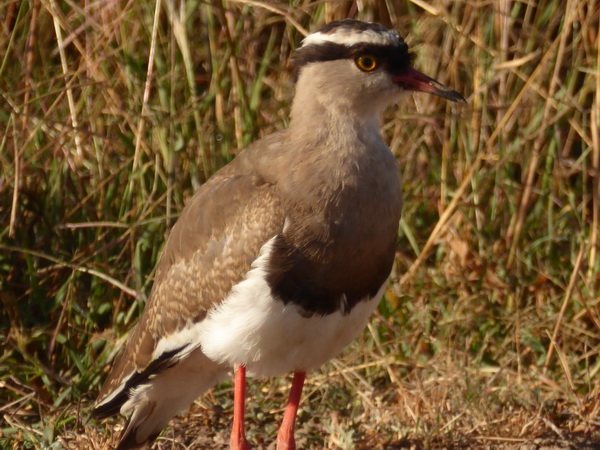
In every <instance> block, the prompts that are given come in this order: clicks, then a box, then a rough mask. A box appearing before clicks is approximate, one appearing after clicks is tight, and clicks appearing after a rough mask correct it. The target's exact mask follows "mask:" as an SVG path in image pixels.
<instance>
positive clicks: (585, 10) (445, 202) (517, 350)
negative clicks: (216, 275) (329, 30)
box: [0, 0, 600, 448]
mask: <svg viewBox="0 0 600 450" xmlns="http://www.w3.org/2000/svg"><path fill="white" fill-rule="evenodd" d="M599 15H600V8H599V7H598V4H597V2H596V1H595V0H567V1H559V0H544V1H537V2H536V1H533V0H532V1H528V2H523V1H509V0H499V1H492V2H481V1H476V0H462V1H447V0H432V1H428V2H425V1H421V0H412V1H392V0H378V1H376V0H364V1H358V0H356V1H336V2H330V1H310V0H290V1H289V2H284V1H277V2H271V1H269V2H267V1H265V2H263V1H254V0H229V1H225V0H222V1H221V2H218V1H215V2H200V1H194V0H187V1H183V0H182V1H177V2H176V1H173V0H162V1H156V2H135V1H128V2H125V1H92V0H85V1H81V2H75V1H71V0H66V1H59V0H28V1H27V0H23V1H17V0H6V1H4V2H2V3H0V49H1V50H0V98H1V100H0V105H1V107H0V299H1V301H2V309H1V310H0V346H1V347H0V447H2V448H44V447H47V446H51V447H52V448H61V447H63V446H64V447H69V448H105V446H106V445H107V443H108V442H110V441H111V439H112V436H113V433H115V434H116V433H117V432H118V430H115V428H114V427H113V425H114V424H116V423H118V421H114V422H110V423H109V426H106V424H95V423H86V414H87V412H88V411H89V407H90V406H91V403H92V402H93V400H94V398H95V395H96V393H97V391H98V389H99V387H100V385H101V383H102V380H103V378H104V376H105V374H106V371H107V370H108V367H109V365H110V363H111V360H112V358H113V357H114V355H115V353H116V352H117V351H118V349H119V345H120V344H121V343H122V341H123V337H124V336H125V335H126V333H127V331H128V330H129V329H130V328H131V326H132V325H133V323H134V322H135V319H136V317H137V316H138V314H139V312H140V311H141V309H142V308H143V300H144V298H145V297H146V296H147V295H148V293H149V291H150V288H151V284H152V274H153V268H154V265H155V263H156V260H157V256H158V255H159V253H160V249H161V246H162V244H163V242H164V239H165V236H166V234H167V233H168V230H169V228H170V226H171V225H172V224H173V222H174V221H175V220H176V218H177V216H178V213H179V212H180V211H181V209H182V207H183V205H184V204H185V201H186V199H187V198H189V197H190V195H191V194H192V193H193V192H194V190H196V189H197V188H198V187H199V186H200V185H201V184H202V183H203V182H204V181H205V180H206V178H207V177H209V176H210V175H211V174H212V173H213V172H214V171H215V170H216V169H217V168H219V167H220V166H222V165H223V164H225V163H227V162H228V161H230V160H231V159H232V158H233V157H234V156H235V155H236V154H237V153H238V152H239V150H240V149H242V148H244V147H245V146H246V145H247V144H248V143H249V142H251V141H252V140H254V139H256V138H257V137H259V136H264V135H266V134H269V133H271V132H272V131H274V130H277V129H282V128H284V127H285V126H286V125H287V120H288V119H287V116H288V111H289V105H290V101H291V98H292V96H293V83H292V80H291V77H290V73H289V71H288V70H287V63H288V60H289V56H290V54H291V53H292V51H293V50H294V48H296V47H297V46H298V45H299V43H300V41H301V39H302V38H303V36H304V35H305V34H306V33H307V32H308V31H312V30H315V29H317V28H318V27H319V26H321V25H322V24H323V23H325V22H327V21H330V20H333V19H340V18H346V17H354V18H360V19H363V20H373V21H379V22H382V23H384V24H385V25H388V26H393V27H395V28H396V29H397V30H398V31H399V32H400V34H401V35H402V36H405V37H406V39H407V41H408V43H409V45H410V46H411V48H412V49H413V51H414V52H415V53H416V61H415V65H416V67H418V68H419V69H420V70H422V71H424V72H425V73H427V74H429V75H430V76H432V77H435V78H437V79H438V80H439V81H441V82H443V83H444V84H446V85H448V86H450V87H452V88H454V89H456V90H458V91H459V92H462V93H463V94H464V95H465V97H466V98H467V99H468V105H454V104H449V103H447V102H444V101H443V100H441V99H439V98H435V97H431V96H427V95H414V96H412V97H410V98H409V99H408V100H407V101H405V102H404V103H403V104H401V105H399V106H397V107H394V108H392V109H390V110H389V111H388V112H387V113H386V115H385V117H384V121H383V125H382V132H383V133H384V135H385V138H386V141H387V142H389V143H390V147H391V149H392V150H393V152H394V153H395V154H396V155H397V157H398V162H399V164H400V166H401V167H402V171H403V174H404V180H405V182H404V189H405V193H406V202H405V204H406V206H405V210H404V217H403V220H402V223H401V228H400V232H399V235H398V253H397V258H396V264H395V268H394V272H393V275H392V281H391V282H390V285H389V288H388V291H387V294H386V297H385V299H384V301H382V303H381V305H380V307H379V310H378V312H377V313H376V315H375V317H374V319H373V320H372V321H371V324H370V325H369V327H368V329H367V330H365V332H364V333H363V335H362V336H361V337H360V339H359V340H358V341H357V342H356V343H354V344H353V345H352V346H351V347H350V348H349V349H348V350H347V351H346V352H345V353H344V354H343V355H342V356H341V357H340V358H338V359H336V360H334V361H332V362H331V363H329V364H328V365H327V366H326V367H324V368H323V370H322V372H321V373H316V374H314V375H312V376H311V377H309V384H308V387H307V388H306V391H305V392H306V395H305V400H304V403H303V408H302V410H301V413H300V417H299V419H300V430H299V432H298V435H299V437H300V440H299V443H300V445H301V446H303V447H305V448H308V447H310V448H318V447H324V446H327V447H330V448H334V447H342V448H351V447H353V446H354V447H363V448H373V447H402V446H403V445H407V446H410V445H416V446H418V447H419V446H420V447H440V446H461V445H463V446H494V445H500V444H502V445H518V444H522V443H525V442H530V443H531V442H533V443H534V444H535V442H538V443H539V442H541V441H535V439H536V438H540V437H542V438H544V439H545V440H546V441H544V442H548V441H549V442H554V443H561V442H562V443H564V445H570V444H569V442H570V443H571V444H573V443H574V442H579V443H580V444H581V445H590V446H593V445H594V444H593V443H594V442H600V434H599V431H598V430H599V426H600V419H599V411H600V403H599V401H598V400H599V398H600V388H599V386H598V382H597V379H598V372H599V371H600V358H599V350H600V308H599V305H600V278H599V271H600V257H599V255H598V250H599V231H600V182H599V180H600V172H599V170H600V138H599V133H600V131H599V128H600V74H599V59H600V50H599V48H600V45H599V44H600V34H599V31H598V30H599V27H600V23H599V21H600V19H599ZM288 381H289V380H284V379H278V380H267V381H261V380H254V381H252V382H251V387H250V392H249V393H250V400H249V409H250V412H249V416H250V420H251V430H250V432H249V435H250V438H251V439H252V442H254V444H255V445H257V446H258V447H261V446H266V445H267V444H268V443H270V442H271V441H273V439H274V436H275V432H276V431H275V430H276V427H277V424H278V421H279V420H280V419H281V409H282V407H283V405H284V398H285V395H286V393H287V389H288V386H289V383H288ZM230 406H231V386H230V384H227V383H225V384H223V385H220V386H218V387H217V388H216V389H215V390H214V391H211V392H210V393H209V395H208V396H205V397H204V398H203V399H201V400H200V401H199V402H197V403H196V404H195V405H194V406H193V407H192V409H191V411H190V412H187V413H185V414H184V415H183V416H182V418H180V419H179V420H178V421H176V422H175V423H174V428H170V429H169V430H167V431H166V432H165V434H164V436H163V437H162V438H161V439H160V440H159V442H158V444H157V446H158V448H185V446H189V447H190V448H217V447H219V446H224V445H225V444H226V443H227V434H228V423H229V422H228V420H229V417H230V412H231V411H230ZM585 443H587V444H585ZM560 445H562V444H560ZM573 445H574V444H573Z"/></svg>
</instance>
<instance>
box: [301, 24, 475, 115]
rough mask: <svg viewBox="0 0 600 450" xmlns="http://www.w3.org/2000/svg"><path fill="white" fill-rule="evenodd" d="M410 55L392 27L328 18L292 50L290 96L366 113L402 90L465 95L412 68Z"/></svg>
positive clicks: (459, 97)
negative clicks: (294, 81)
mask: <svg viewBox="0 0 600 450" xmlns="http://www.w3.org/2000/svg"><path fill="white" fill-rule="evenodd" d="M412 60H413V55H412V54H411V53H410V52H409V51H408V46H407V45H406V43H405V42H404V41H403V40H402V38H401V37H400V36H398V34H397V33H396V32H395V31H393V30H388V29H386V28H384V27H383V26H381V25H379V24H375V23H367V22H361V21H358V20H340V21H335V22H331V23H329V24H327V25H325V26H324V27H323V28H321V29H320V30H319V31H317V32H315V33H313V34H310V35H309V36H307V37H306V38H305V39H304V40H303V41H302V45H301V46H300V48H298V49H297V51H296V54H295V56H294V59H293V62H294V66H295V70H296V77H297V98H296V102H311V101H313V100H316V101H317V102H318V103H319V104H320V105H322V107H324V108H325V109H328V110H331V111H335V112H336V113H338V112H339V111H344V110H348V109H350V110H352V111H353V112H354V113H356V114H359V115H368V116H372V115H373V114H378V113H379V112H381V111H382V110H383V109H384V108H385V107H386V106H388V105H389V104H391V103H394V102H396V101H398V100H399V99H400V98H401V97H402V96H403V95H404V94H406V93H407V92H408V91H419V92H427V93H430V94H434V95H438V96H440V97H443V98H445V99H447V100H451V101H453V102H464V101H465V99H464V98H463V96H462V95H460V94H459V93H458V92H456V91H453V90H452V89H449V88H447V87H446V86H444V85H443V84H441V83H439V82H437V81H436V80H434V79H432V78H430V77H428V76H427V75H425V74H423V73H421V72H419V71H418V70H416V69H415V68H413V67H412ZM298 97H300V98H298Z"/></svg>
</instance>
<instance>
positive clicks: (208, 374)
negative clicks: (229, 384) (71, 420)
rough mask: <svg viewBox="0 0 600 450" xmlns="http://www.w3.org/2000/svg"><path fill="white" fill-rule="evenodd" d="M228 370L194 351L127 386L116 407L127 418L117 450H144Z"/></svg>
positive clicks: (200, 352)
mask: <svg viewBox="0 0 600 450" xmlns="http://www.w3.org/2000/svg"><path fill="white" fill-rule="evenodd" d="M228 370H229V368H228V366H226V365H223V364H218V363H215V362H214V361H212V360H210V359H208V358H207V357H206V356H205V355H204V354H203V353H202V350H201V349H200V348H196V349H195V350H193V351H192V352H190V353H189V354H188V355H186V356H185V357H183V358H182V359H181V360H179V361H178V362H177V363H176V364H174V365H173V366H171V367H169V368H168V369H166V370H163V371H161V372H160V373H158V374H156V375H150V376H149V377H148V378H147V379H146V380H145V381H144V382H143V383H140V384H137V385H136V386H131V387H130V388H129V392H128V397H127V400H126V401H125V402H124V403H123V404H122V405H121V407H120V412H121V413H122V414H128V413H131V415H130V416H129V419H128V420H127V424H126V425H125V428H124V430H123V433H122V434H121V437H120V439H119V444H118V446H117V450H126V449H127V450H129V449H142V448H146V446H147V445H148V444H150V443H151V442H152V441H154V439H156V437H157V436H158V435H159V434H160V432H161V431H162V429H163V428H164V427H165V426H166V425H167V423H168V422H169V420H171V418H172V417H173V416H174V415H175V414H177V413H178V412H180V411H181V410H182V409H184V408H186V407H187V406H189V405H190V404H191V403H192V402H193V401H194V400H195V399H196V398H198V397H199V396H200V395H202V394H203V393H204V392H205V391H206V390H208V389H209V388H210V387H212V386H213V385H214V384H216V383H218V382H219V381H221V380H223V379H224V378H226V376H227V373H228ZM97 415H102V414H97Z"/></svg>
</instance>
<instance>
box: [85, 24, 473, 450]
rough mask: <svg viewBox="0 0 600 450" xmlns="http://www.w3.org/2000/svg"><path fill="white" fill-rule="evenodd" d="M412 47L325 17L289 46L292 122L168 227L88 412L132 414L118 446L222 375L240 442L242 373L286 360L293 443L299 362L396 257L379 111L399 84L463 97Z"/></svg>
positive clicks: (316, 350) (321, 352) (243, 445)
mask: <svg viewBox="0 0 600 450" xmlns="http://www.w3.org/2000/svg"><path fill="white" fill-rule="evenodd" d="M413 59H414V58H413V54H412V53H411V52H409V50H408V46H407V44H406V43H405V41H404V40H403V39H402V38H401V37H400V36H399V35H398V33H397V32H396V31H395V30H393V29H388V28H386V27H384V26H383V25H381V24H378V23H370V22H363V21H359V20H353V19H345V20H339V21H334V22H330V23H328V24H326V25H324V26H323V27H322V28H320V29H319V30H318V31H316V32H313V33H312V34H309V35H308V36H306V37H305V38H304V40H303V41H302V42H301V45H300V46H299V48H298V49H297V50H296V51H295V53H294V55H293V57H292V62H293V66H294V71H295V82H296V83H295V93H294V97H293V101H292V104H291V111H290V124H289V126H288V128H286V129H284V130H282V131H278V132H275V133H274V134H271V135H268V136H266V137H263V138H261V139H259V140H257V141H255V142H254V143H252V144H251V145H250V146H248V147H247V148H246V149H245V150H243V151H241V152H240V153H239V155H238V156H237V157H235V158H234V159H233V160H232V161H231V162H230V163H229V164H227V165H225V166H224V167H223V168H221V169H220V170H218V171H217V172H216V173H215V174H214V175H213V176H212V177H210V178H209V179H208V180H207V181H206V182H205V183H204V184H203V185H202V186H201V187H200V188H199V190H198V191H197V192H196V193H195V194H194V195H193V197H192V198H191V199H190V201H189V202H188V203H187V205H186V206H185V208H184V210H183V212H182V213H181V215H180V217H179V218H178V220H177V221H176V223H175V225H174V226H173V228H172V229H171V231H170V233H169V236H168V238H167V241H166V243H165V246H164V248H163V251H162V254H161V256H160V258H159V261H158V263H157V269H156V273H155V279H154V283H153V287H152V290H151V294H150V296H149V299H148V302H147V304H146V306H145V309H144V311H143V313H142V315H141V317H140V319H139V321H138V323H137V325H136V327H135V328H134V329H133V331H132V333H131V334H130V336H129V338H128V340H127V342H126V344H125V345H124V348H123V350H122V352H121V354H120V356H119V357H118V358H117V359H116V361H115V363H114V365H113V367H112V370H111V371H110V373H109V375H108V377H107V379H106V381H105V383H104V385H103V387H102V388H101V391H100V393H99V395H98V398H97V401H96V403H95V405H94V407H93V411H92V413H91V417H92V418H95V419H98V420H99V419H103V418H106V417H108V416H111V415H115V414H118V413H121V414H122V415H125V416H127V415H128V416H129V417H128V419H127V422H126V425H125V426H124V428H123V431H122V433H121V435H120V440H119V443H118V444H117V447H116V448H117V449H120V450H122V449H134V448H144V447H145V446H148V445H150V444H151V443H152V442H153V441H154V440H155V439H156V438H157V436H158V435H159V434H160V432H161V430H162V429H163V428H164V427H165V426H166V425H167V424H168V422H169V421H170V419H171V418H172V417H173V416H174V415H175V414H177V413H178V412H179V411H181V410H182V409H184V408H185V407H187V406H189V405H190V404H191V403H192V402H193V401H194V400H195V399H196V398H197V397H199V396H200V395H201V394H202V393H204V392H205V391H206V390H208V389H209V388H210V387H212V386H213V385H214V384H216V383H218V382H220V381H222V380H224V379H227V377H228V376H231V375H232V374H233V377H234V406H233V424H232V430H231V435H230V442H229V443H230V447H231V448H232V449H235V450H241V449H248V448H250V445H249V442H248V440H247V439H246V437H245V431H244V402H245V399H244V397H245V386H246V374H247V372H248V374H251V375H253V376H258V377H274V376H281V375H285V374H287V373H294V376H293V380H292V386H291V390H290V394H289V398H288V401H287V405H286V408H285V411H284V416H283V420H282V423H281V426H280V428H279V431H278V434H277V449H279V450H288V449H294V448H295V440H294V427H295V421H296V416H297V411H298V406H299V402H300V398H301V393H302V388H303V385H304V381H305V377H306V374H307V372H310V371H313V370H315V369H317V368H319V367H320V366H321V365H322V364H323V363H325V362H326V361H327V360H329V359H331V358H333V357H335V356H336V355H338V354H339V353H340V352H341V351H342V349H343V348H344V347H345V346H347V345H348V344H349V343H350V342H351V341H352V340H353V339H354V338H355V337H356V336H357V335H358V334H359V333H360V332H361V331H362V329H363V328H364V327H365V326H366V323H367V321H368V319H369V317H370V315H371V313H372V312H373V310H374V309H375V308H376V306H377V304H378V303H379V301H380V299H381V298H382V295H383V292H384V289H385V287H386V283H387V280H388V278H389V275H390V273H391V269H392V264H393V262H394V255H395V251H396V239H397V234H398V226H399V221H400V216H401V209H402V186H401V177H400V169H399V167H398V164H397V160H396V158H395V157H394V155H393V154H392V152H391V151H390V149H389V148H388V146H387V145H386V144H385V143H384V141H383V139H382V137H381V135H380V132H379V126H380V115H381V113H382V112H383V110H384V109H385V108H386V107H388V106H389V105H391V104H393V103H396V102H397V101H399V100H400V99H402V98H403V97H405V96H406V95H407V94H409V93H411V92H425V93H430V94H434V95H437V96H440V97H442V98H444V99H447V100H450V101H453V102H465V99H464V97H463V96H462V95H461V94H459V93H458V92H456V91H454V90H452V89H450V88H448V87H446V86H444V85H443V84H441V83H439V82H437V81H435V80H434V79H432V78H430V77H429V76H427V75H425V74H423V73H421V72H420V71H418V70H417V69H415V68H414V67H413Z"/></svg>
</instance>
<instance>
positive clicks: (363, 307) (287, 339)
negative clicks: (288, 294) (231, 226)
mask: <svg viewBox="0 0 600 450" xmlns="http://www.w3.org/2000/svg"><path fill="white" fill-rule="evenodd" d="M270 253H271V241H269V242H268V243H267V244H265V246H264V247H263V248H262V250H261V255H260V257H259V258H258V259H257V260H256V261H255V262H254V264H253V268H252V270H251V271H250V272H249V273H248V277H247V278H246V279H245V280H244V281H242V282H241V283H239V284H237V285H236V286H234V288H233V289H232V292H231V294H230V295H229V296H228V297H227V298H226V299H224V300H223V301H222V302H221V303H220V304H219V306H218V307H216V308H215V309H213V310H212V311H211V312H210V313H209V314H208V316H207V317H206V318H205V319H204V320H203V321H202V323H201V324H200V326H199V328H200V330H199V338H200V345H201V347H202V352H203V353H204V354H205V355H206V356H208V357H209V358H210V359H212V360H214V361H217V362H226V363H229V364H231V365H235V364H244V365H245V366H246V367H247V369H248V370H249V371H250V372H252V373H254V374H256V375H259V376H275V375H282V374H284V373H287V372H292V371H308V370H311V369H316V368H318V367H319V366H321V365H322V364H323V363H324V362H325V361H327V360H328V359H330V358H332V357H334V356H336V355H337V354H338V353H340V352H341V351H342V349H343V348H344V347H345V346H346V345H348V343H350V341H352V339H354V338H355V337H356V336H357V335H358V334H359V333H360V332H361V331H362V329H363V328H364V326H365V324H366V323H367V321H368V320H369V317H370V316H371V313H372V312H373V309H375V307H376V306H377V304H378V303H379V300H380V299H381V296H382V295H383V290H384V288H385V283H384V285H383V286H382V287H381V288H380V289H379V292H378V293H377V295H376V296H375V297H373V298H372V299H365V301H361V302H359V303H358V304H357V305H356V306H355V307H354V308H352V310H351V311H350V313H348V314H345V315H344V314H342V313H341V312H336V313H333V314H328V315H325V316H317V315H314V316H312V317H302V315H301V314H300V310H299V308H298V307H297V306H296V305H294V304H288V305H284V304H283V302H281V301H280V300H277V299H274V298H273V297H272V294H271V289H270V288H269V286H268V284H267V282H266V280H265V270H264V268H265V267H266V266H267V261H268V259H269V256H270Z"/></svg>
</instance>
